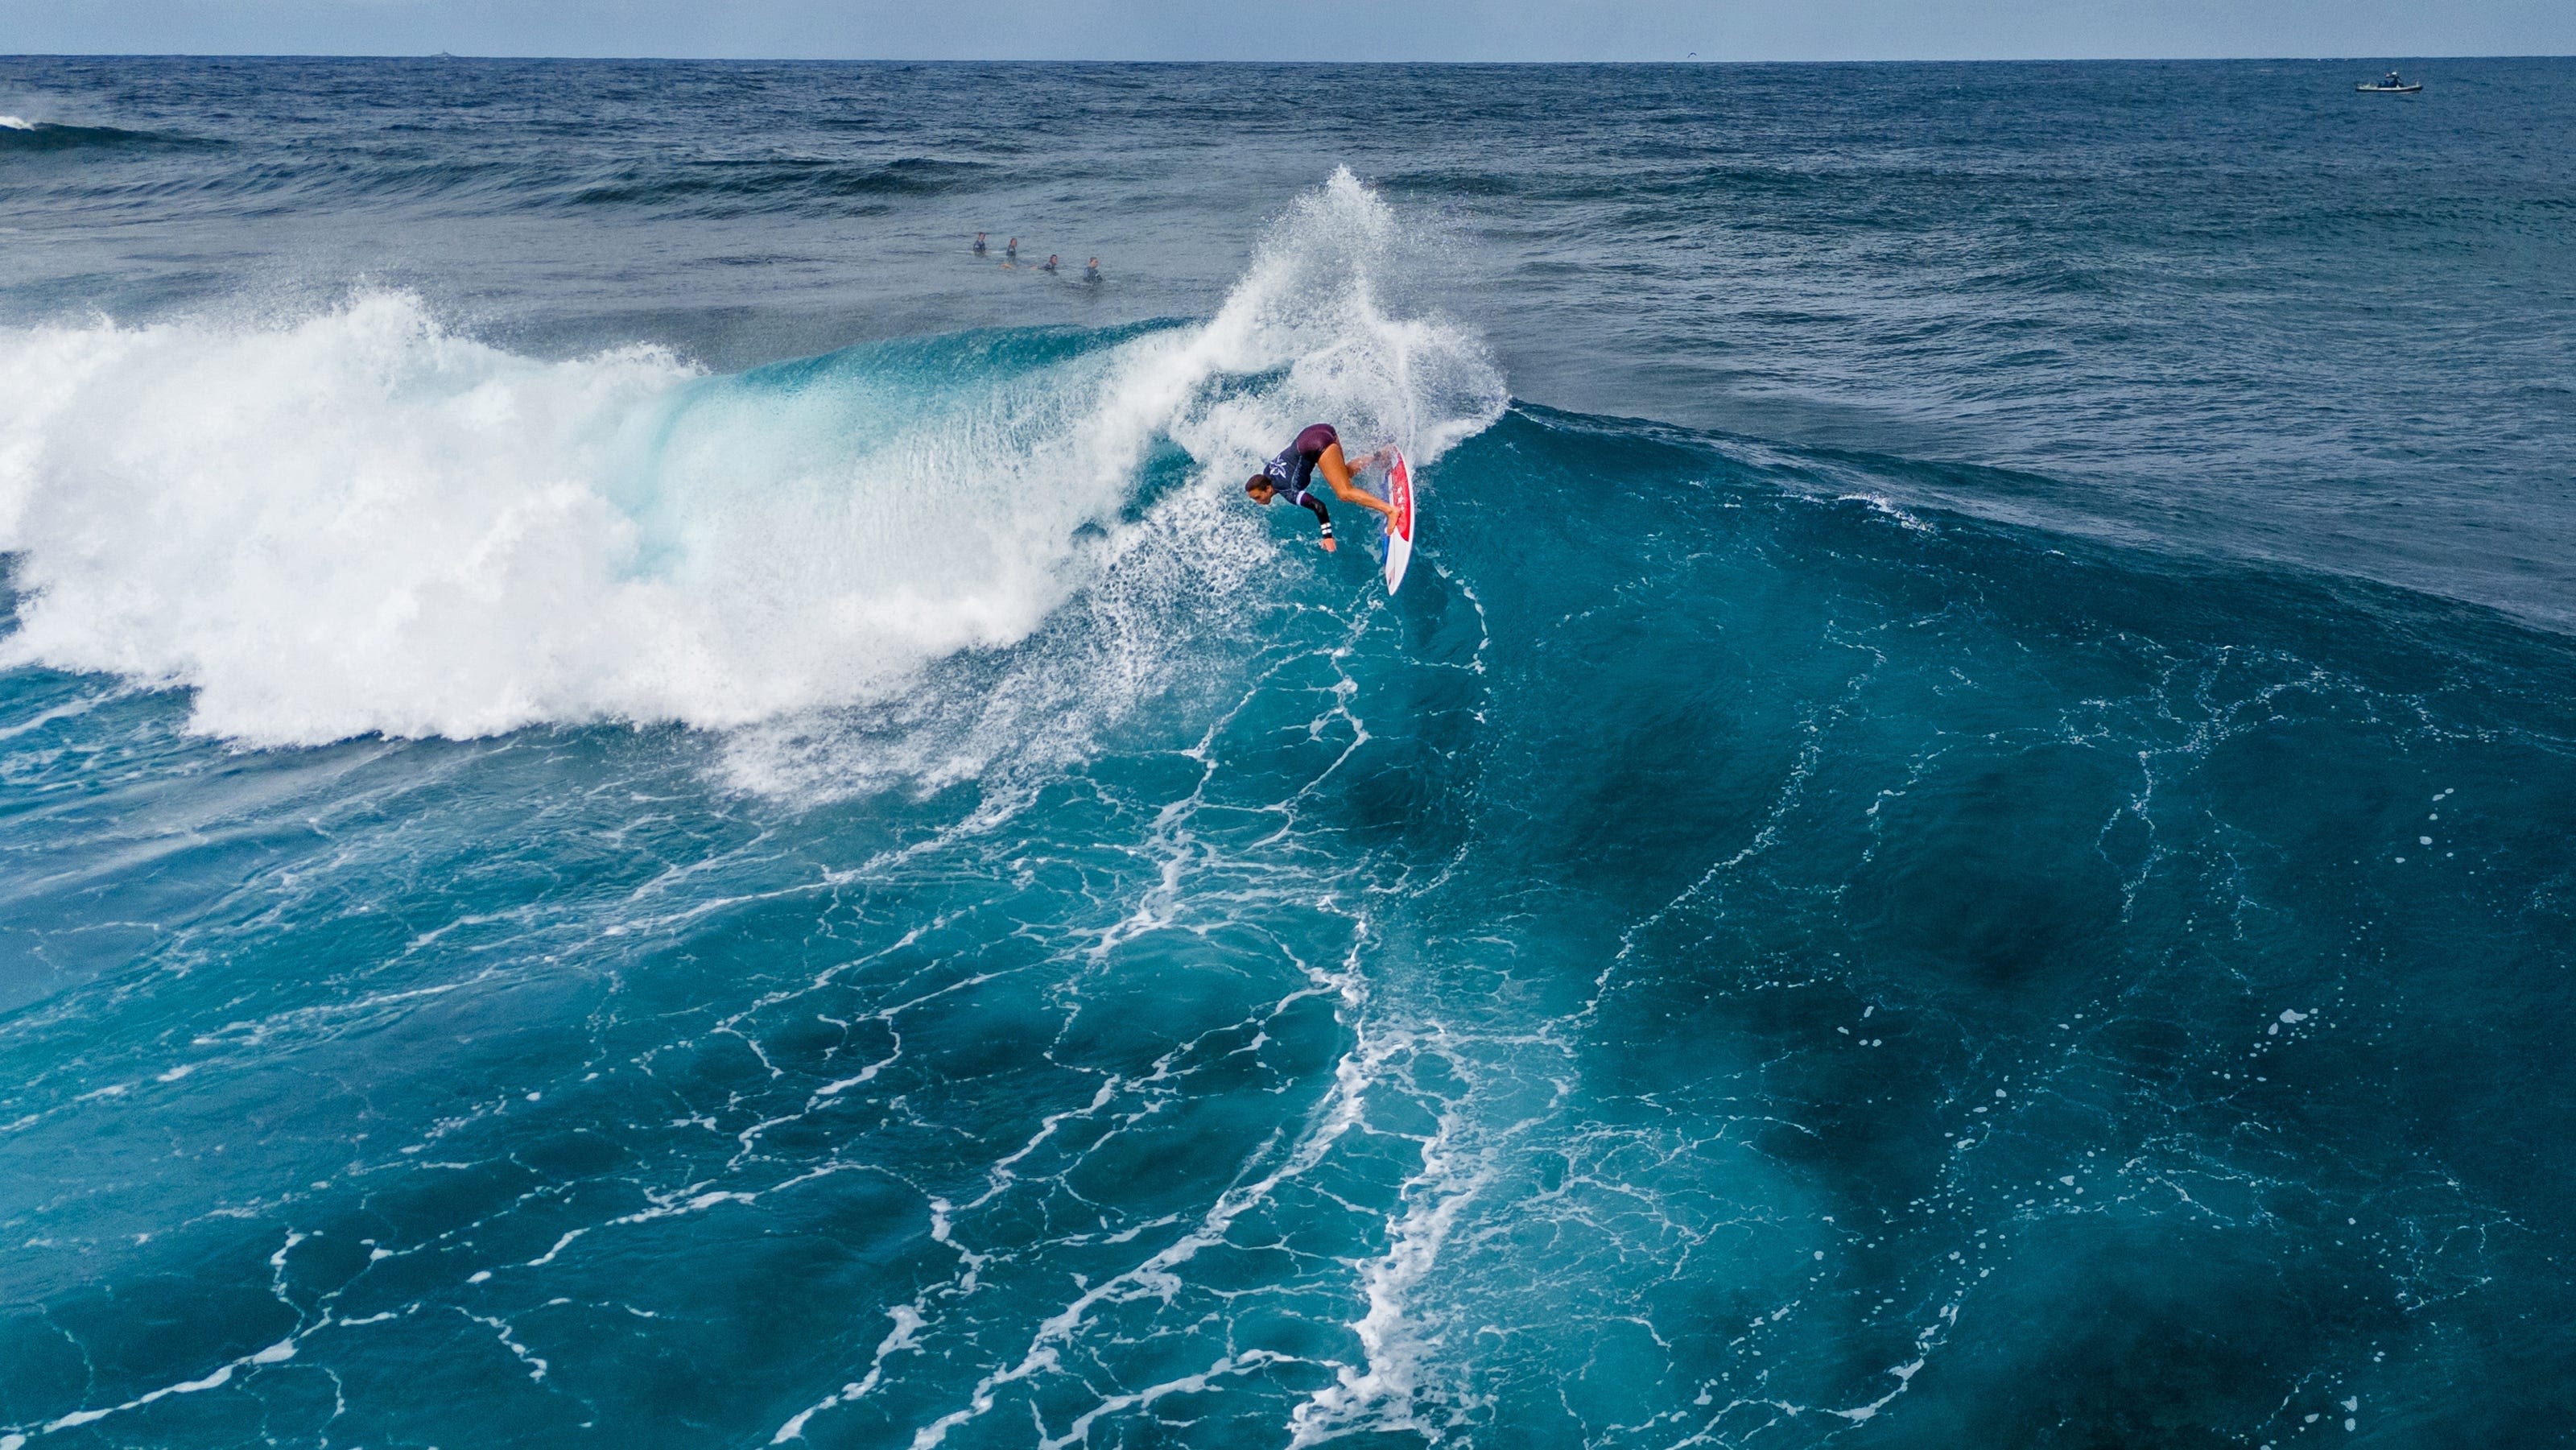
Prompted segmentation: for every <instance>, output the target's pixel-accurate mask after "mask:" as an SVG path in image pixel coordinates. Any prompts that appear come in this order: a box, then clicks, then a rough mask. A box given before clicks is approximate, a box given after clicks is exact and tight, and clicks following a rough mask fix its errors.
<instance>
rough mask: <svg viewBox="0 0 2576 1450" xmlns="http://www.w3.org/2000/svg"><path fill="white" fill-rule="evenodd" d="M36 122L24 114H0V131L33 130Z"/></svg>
mask: <svg viewBox="0 0 2576 1450" xmlns="http://www.w3.org/2000/svg"><path fill="white" fill-rule="evenodd" d="M35 129H36V123H35V122H33V121H30V120H28V119H27V118H26V117H24V116H0V131H33V130H35Z"/></svg>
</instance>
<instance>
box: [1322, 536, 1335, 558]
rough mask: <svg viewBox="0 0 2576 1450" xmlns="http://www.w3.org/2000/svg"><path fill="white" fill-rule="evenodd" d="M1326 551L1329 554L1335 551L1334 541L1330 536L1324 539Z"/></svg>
mask: <svg viewBox="0 0 2576 1450" xmlns="http://www.w3.org/2000/svg"><path fill="white" fill-rule="evenodd" d="M1324 552H1325V553H1327V554H1329V553H1331V552H1333V541H1332V540H1331V539H1330V538H1326V539H1325V540H1324Z"/></svg>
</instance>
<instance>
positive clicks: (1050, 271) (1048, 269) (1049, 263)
mask: <svg viewBox="0 0 2576 1450" xmlns="http://www.w3.org/2000/svg"><path fill="white" fill-rule="evenodd" d="M1038 270H1039V271H1041V272H1044V273H1046V274H1047V275H1048V276H1050V277H1052V276H1054V275H1055V253H1053V252H1049V253H1047V259H1046V265H1045V266H1043V267H1040V268H1038Z"/></svg>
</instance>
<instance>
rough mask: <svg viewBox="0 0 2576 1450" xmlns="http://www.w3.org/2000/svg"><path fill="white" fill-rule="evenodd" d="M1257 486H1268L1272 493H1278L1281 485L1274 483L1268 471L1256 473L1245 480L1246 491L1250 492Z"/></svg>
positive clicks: (1244, 487) (1244, 489)
mask: <svg viewBox="0 0 2576 1450" xmlns="http://www.w3.org/2000/svg"><path fill="white" fill-rule="evenodd" d="M1256 488H1266V489H1269V490H1270V491H1271V492H1272V493H1277V492H1278V491H1279V485H1277V484H1275V483H1272V482H1271V481H1270V475H1269V474H1266V473H1256V474H1254V475H1252V476H1251V477H1250V478H1247V479H1245V480H1244V481H1243V491H1244V492H1245V493H1250V492H1252V491H1253V490H1254V489H1256Z"/></svg>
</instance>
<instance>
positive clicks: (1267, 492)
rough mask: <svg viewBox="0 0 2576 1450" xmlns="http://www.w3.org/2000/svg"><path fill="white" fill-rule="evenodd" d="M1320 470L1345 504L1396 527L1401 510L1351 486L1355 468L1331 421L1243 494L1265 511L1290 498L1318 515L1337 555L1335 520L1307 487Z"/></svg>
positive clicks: (1267, 467)
mask: <svg viewBox="0 0 2576 1450" xmlns="http://www.w3.org/2000/svg"><path fill="white" fill-rule="evenodd" d="M1389 451H1390V450H1389V449H1385V448H1381V449H1379V450H1377V451H1376V452H1375V453H1372V454H1370V455H1368V456H1367V457H1365V458H1363V459H1361V460H1360V461H1359V464H1358V466H1359V467H1360V468H1367V467H1368V466H1370V465H1371V464H1373V463H1376V462H1377V461H1378V460H1380V459H1382V458H1384V457H1386V455H1387V454H1388V452H1389ZM1319 468H1320V469H1322V470H1323V473H1324V482H1325V483H1326V484H1327V485H1328V486H1330V487H1331V488H1332V490H1333V496H1334V497H1335V498H1338V499H1340V500H1341V501H1342V502H1344V503H1355V504H1358V505H1359V506H1360V507H1362V508H1365V509H1374V510H1376V511H1377V512H1379V513H1381V514H1384V515H1386V520H1387V526H1388V527H1389V528H1393V527H1394V526H1395V506H1394V505H1392V504H1390V503H1388V502H1386V501H1385V500H1384V499H1381V498H1379V497H1378V496H1377V495H1376V494H1373V493H1371V492H1369V491H1368V490H1367V489H1364V488H1362V487H1360V486H1359V485H1357V484H1355V483H1353V482H1351V472H1352V465H1351V464H1350V463H1349V462H1348V461H1347V460H1345V459H1344V458H1343V457H1342V439H1341V435H1340V434H1338V433H1335V432H1334V431H1333V425H1332V424H1330V423H1316V424H1313V425H1311V426H1309V427H1308V428H1306V429H1305V430H1304V431H1303V432H1300V433H1299V434H1298V435H1297V441H1296V442H1294V443H1291V444H1289V445H1288V446H1287V447H1286V448H1284V449H1282V450H1281V451H1280V453H1279V456H1278V457H1276V458H1273V459H1271V460H1270V461H1269V462H1268V463H1265V464H1263V465H1262V466H1261V471H1260V472H1259V473H1256V474H1254V475H1252V477H1250V478H1247V479H1245V480H1244V481H1243V491H1244V492H1245V493H1247V494H1250V495H1251V496H1252V501H1253V502H1254V503H1257V504H1260V505H1261V506H1263V507H1264V508H1267V507H1269V505H1270V501H1271V500H1272V499H1274V498H1281V497H1284V498H1286V499H1287V500H1288V501H1289V502H1290V503H1292V504H1295V505H1296V506H1297V507H1299V508H1302V509H1305V510H1308V511H1309V512H1311V513H1313V514H1314V516H1315V521H1316V522H1317V523H1320V524H1322V525H1323V526H1324V551H1325V552H1326V553H1331V552H1332V549H1333V516H1332V514H1331V513H1330V512H1329V511H1327V510H1326V509H1325V507H1324V501H1323V500H1322V499H1320V498H1317V497H1315V495H1314V494H1312V493H1310V492H1308V491H1307V489H1306V485H1307V484H1308V483H1310V482H1312V481H1313V480H1314V476H1315V471H1316V470H1317V469H1319Z"/></svg>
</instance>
